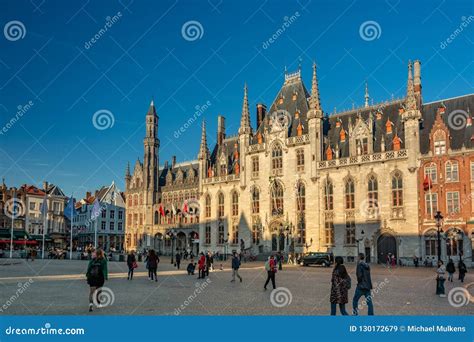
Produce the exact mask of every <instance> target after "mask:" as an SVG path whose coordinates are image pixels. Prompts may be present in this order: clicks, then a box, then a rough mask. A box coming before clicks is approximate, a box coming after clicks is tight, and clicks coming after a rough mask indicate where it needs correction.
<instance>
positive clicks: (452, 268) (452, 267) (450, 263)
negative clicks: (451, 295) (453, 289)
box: [446, 258, 456, 283]
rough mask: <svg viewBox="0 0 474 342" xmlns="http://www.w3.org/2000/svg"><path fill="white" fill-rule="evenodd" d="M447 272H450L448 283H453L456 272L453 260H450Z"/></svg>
mask: <svg viewBox="0 0 474 342" xmlns="http://www.w3.org/2000/svg"><path fill="white" fill-rule="evenodd" d="M446 272H448V281H450V282H451V283H452V282H453V275H454V272H456V267H454V262H453V259H451V258H449V261H448V264H447V265H446Z"/></svg>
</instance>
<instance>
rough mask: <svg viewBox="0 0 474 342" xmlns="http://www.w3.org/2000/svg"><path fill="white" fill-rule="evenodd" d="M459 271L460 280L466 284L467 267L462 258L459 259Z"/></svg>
mask: <svg viewBox="0 0 474 342" xmlns="http://www.w3.org/2000/svg"><path fill="white" fill-rule="evenodd" d="M458 270H459V280H461V283H464V277H465V276H466V273H467V267H466V264H465V263H464V261H462V259H461V258H459V263H458Z"/></svg>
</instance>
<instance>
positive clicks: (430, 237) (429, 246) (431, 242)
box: [424, 230, 438, 256]
mask: <svg viewBox="0 0 474 342" xmlns="http://www.w3.org/2000/svg"><path fill="white" fill-rule="evenodd" d="M424 240H425V256H435V255H437V254H438V239H437V238H436V231H435V230H430V231H428V232H426V233H425V239H424Z"/></svg>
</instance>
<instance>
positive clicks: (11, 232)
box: [10, 191, 16, 259]
mask: <svg viewBox="0 0 474 342" xmlns="http://www.w3.org/2000/svg"><path fill="white" fill-rule="evenodd" d="M15 201H16V191H13V201H12V228H11V229H10V259H11V258H13V225H14V223H15V213H16V209H15V206H16V203H15Z"/></svg>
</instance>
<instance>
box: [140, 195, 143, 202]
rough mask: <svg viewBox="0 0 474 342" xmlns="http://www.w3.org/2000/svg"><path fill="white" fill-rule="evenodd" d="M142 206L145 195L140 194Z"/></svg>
mask: <svg viewBox="0 0 474 342" xmlns="http://www.w3.org/2000/svg"><path fill="white" fill-rule="evenodd" d="M142 204H143V195H142V194H140V205H142Z"/></svg>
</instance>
